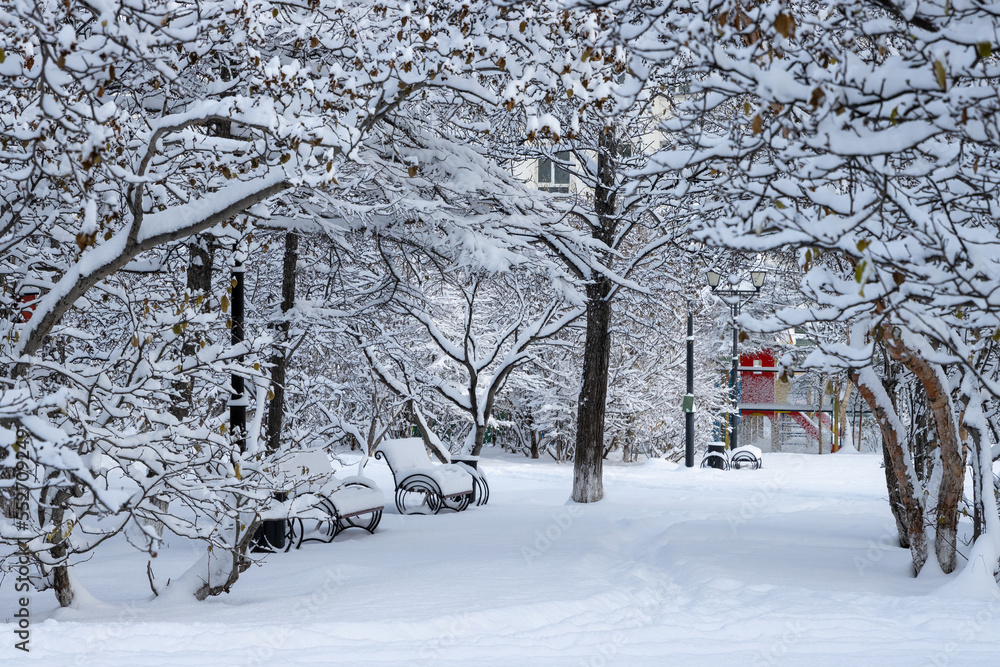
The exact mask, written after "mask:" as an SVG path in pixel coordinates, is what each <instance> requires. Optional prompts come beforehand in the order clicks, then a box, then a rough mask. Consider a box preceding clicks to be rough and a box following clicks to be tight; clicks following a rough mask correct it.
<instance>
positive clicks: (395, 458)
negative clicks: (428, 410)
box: [378, 438, 433, 477]
mask: <svg viewBox="0 0 1000 667" xmlns="http://www.w3.org/2000/svg"><path fill="white" fill-rule="evenodd" d="M378 450H379V451H380V452H382V455H383V456H384V457H385V462H386V463H388V464H389V468H390V469H391V470H392V473H393V475H399V474H403V476H404V477H405V476H406V475H405V471H407V470H414V469H418V470H419V469H423V468H430V467H431V466H432V465H433V464H432V463H431V459H430V457H429V456H427V448H426V447H425V446H424V441H423V440H421V439H420V438H401V439H396V440H383V441H382V443H381V444H380V445H379V446H378Z"/></svg>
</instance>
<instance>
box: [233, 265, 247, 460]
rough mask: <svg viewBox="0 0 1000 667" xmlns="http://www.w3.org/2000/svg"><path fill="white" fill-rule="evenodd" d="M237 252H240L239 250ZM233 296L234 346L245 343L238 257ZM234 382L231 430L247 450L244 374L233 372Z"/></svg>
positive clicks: (234, 274)
mask: <svg viewBox="0 0 1000 667" xmlns="http://www.w3.org/2000/svg"><path fill="white" fill-rule="evenodd" d="M237 252H239V251H238V250H237ZM232 276H233V279H232V283H231V284H232V286H233V298H232V302H231V307H232V322H233V326H232V329H231V334H232V338H231V340H232V344H233V347H236V346H238V345H242V344H243V340H244V331H243V326H244V320H245V307H244V301H243V262H241V261H240V260H239V259H237V260H236V261H235V262H234V263H233V274H232ZM238 359H239V361H240V362H242V361H243V355H242V354H241V355H240V356H239V358H238ZM232 383H233V395H232V398H231V399H230V401H229V430H230V431H231V432H232V433H233V435H234V436H235V437H236V442H237V444H239V447H240V451H241V452H245V451H246V449H247V397H246V385H245V382H244V380H243V376H241V375H239V374H237V373H233V378H232Z"/></svg>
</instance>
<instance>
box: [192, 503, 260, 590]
mask: <svg viewBox="0 0 1000 667" xmlns="http://www.w3.org/2000/svg"><path fill="white" fill-rule="evenodd" d="M236 523H237V532H236V536H235V537H236V540H235V544H233V548H232V549H231V550H230V551H228V552H227V554H226V557H227V558H230V559H231V562H230V563H228V565H229V567H228V568H227V576H226V580H225V581H224V582H222V583H212V581H211V576H209V580H207V581H204V582H203V583H202V585H201V586H200V587H199V588H198V589H197V590H195V593H194V597H195V599H196V600H204V599H206V598H208V597H210V596H214V595H222V594H223V593H228V592H229V590H230V589H231V588H232V587H233V584H235V583H236V581H237V580H238V579H239V578H240V574H242V573H243V572H245V571H246V569H247V568H248V567H250V565H251V564H252V562H251V561H250V559H249V558H247V557H246V554H247V551H248V550H249V549H250V544H251V542H252V540H253V536H254V534H255V533H256V532H257V529H258V528H259V527H260V526H261V523H262V522H261V520H260V519H256V520H254V521H252V522H251V523H250V525H249V526H246V529H245V530H243V531H242V532H240V531H239V528H240V526H239V522H238V521H237V522H236Z"/></svg>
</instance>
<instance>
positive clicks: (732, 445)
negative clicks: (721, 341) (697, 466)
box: [729, 296, 740, 451]
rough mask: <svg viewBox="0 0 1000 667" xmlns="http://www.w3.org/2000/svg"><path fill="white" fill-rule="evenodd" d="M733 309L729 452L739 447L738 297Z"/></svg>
mask: <svg viewBox="0 0 1000 667" xmlns="http://www.w3.org/2000/svg"><path fill="white" fill-rule="evenodd" d="M732 309H733V368H732V370H731V371H729V396H730V401H731V402H732V408H731V410H732V411H731V412H730V413H729V426H730V431H729V451H733V450H734V449H736V448H737V447H738V446H739V445H738V444H737V443H738V438H739V435H738V431H739V421H740V412H739V410H740V409H739V396H738V395H737V386H738V384H737V382H738V380H739V378H738V377H737V367H738V366H739V363H740V352H739V334H738V333H737V328H736V318H737V317H739V316H740V301H739V297H738V296H737V297H736V301H735V302H734V303H733V304H732Z"/></svg>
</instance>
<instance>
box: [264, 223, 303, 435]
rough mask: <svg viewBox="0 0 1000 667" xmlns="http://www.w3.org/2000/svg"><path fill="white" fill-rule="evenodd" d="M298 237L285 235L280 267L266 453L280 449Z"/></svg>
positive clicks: (289, 355)
mask: <svg viewBox="0 0 1000 667" xmlns="http://www.w3.org/2000/svg"><path fill="white" fill-rule="evenodd" d="M298 251H299V235H298V233H296V232H291V231H290V232H286V233H285V256H284V259H283V261H282V266H281V314H282V320H281V322H280V323H279V324H278V326H277V329H278V336H277V341H276V343H275V347H274V353H273V354H272V355H271V358H270V360H269V362H270V364H271V392H272V398H271V401H270V403H268V406H267V435H266V437H267V450H268V452H276V451H277V450H278V447H280V446H281V428H282V425H283V423H284V420H285V382H286V380H287V375H288V363H289V361H290V359H291V356H292V351H291V349H290V348H289V345H288V344H289V342H290V341H289V339H288V331H289V328H290V324H289V322H288V320H287V318H286V316H287V313H288V311H290V310H291V309H292V308H293V307H294V306H295V269H296V267H297V266H298V261H299V254H298Z"/></svg>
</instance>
